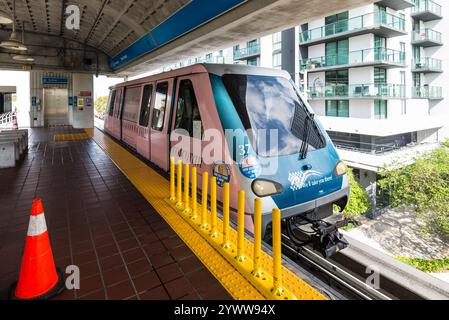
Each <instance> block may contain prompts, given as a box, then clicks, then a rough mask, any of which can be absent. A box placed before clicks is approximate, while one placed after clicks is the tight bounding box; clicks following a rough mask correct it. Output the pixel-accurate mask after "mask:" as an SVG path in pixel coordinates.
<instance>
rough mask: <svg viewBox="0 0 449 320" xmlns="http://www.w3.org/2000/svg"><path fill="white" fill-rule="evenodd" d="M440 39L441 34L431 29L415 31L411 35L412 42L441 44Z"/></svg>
mask: <svg viewBox="0 0 449 320" xmlns="http://www.w3.org/2000/svg"><path fill="white" fill-rule="evenodd" d="M441 39H442V35H441V32H438V31H435V30H432V29H424V30H416V31H413V33H412V42H420V41H432V42H437V43H442V40H441Z"/></svg>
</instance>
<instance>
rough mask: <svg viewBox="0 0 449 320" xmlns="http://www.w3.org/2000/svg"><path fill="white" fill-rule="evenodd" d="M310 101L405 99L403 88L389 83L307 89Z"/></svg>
mask: <svg viewBox="0 0 449 320" xmlns="http://www.w3.org/2000/svg"><path fill="white" fill-rule="evenodd" d="M308 96H309V98H310V99H314V98H315V99H316V98H326V97H350V98H370V97H372V98H376V97H397V98H405V96H406V94H405V86H404V85H401V84H391V83H371V84H351V85H347V84H330V85H325V86H312V87H309V94H308Z"/></svg>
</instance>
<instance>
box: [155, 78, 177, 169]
mask: <svg viewBox="0 0 449 320" xmlns="http://www.w3.org/2000/svg"><path fill="white" fill-rule="evenodd" d="M172 91H173V79H167V80H160V81H158V82H157V83H156V92H155V94H154V103H153V109H152V112H151V122H150V126H151V127H150V140H151V143H150V148H151V162H153V163H154V164H155V165H157V166H158V167H160V168H162V169H163V170H165V171H167V170H168V161H169V136H168V127H169V118H170V108H171V104H172Z"/></svg>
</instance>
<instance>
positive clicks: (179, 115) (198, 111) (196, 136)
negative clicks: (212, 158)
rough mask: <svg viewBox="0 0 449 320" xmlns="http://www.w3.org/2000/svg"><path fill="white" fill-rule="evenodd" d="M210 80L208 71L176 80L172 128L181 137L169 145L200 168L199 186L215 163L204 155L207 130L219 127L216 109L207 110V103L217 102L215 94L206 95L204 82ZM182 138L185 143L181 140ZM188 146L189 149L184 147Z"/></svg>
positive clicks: (211, 104)
mask: <svg viewBox="0 0 449 320" xmlns="http://www.w3.org/2000/svg"><path fill="white" fill-rule="evenodd" d="M208 81H209V78H208V76H207V74H197V75H189V76H185V77H180V78H178V79H177V84H176V88H177V89H176V91H177V92H176V96H175V105H174V106H175V107H174V112H173V121H172V123H173V125H172V130H173V132H174V133H175V134H176V135H177V136H178V141H172V142H171V146H170V147H171V148H173V153H174V154H176V155H178V156H179V157H181V158H182V159H183V161H184V162H185V161H189V162H190V163H191V164H192V165H194V166H196V167H197V170H198V175H199V183H200V185H201V181H202V179H201V177H202V174H203V172H205V171H207V172H208V173H209V175H211V174H212V166H211V165H207V164H205V162H204V161H203V160H204V159H203V157H202V150H205V147H206V144H207V143H209V142H205V141H203V134H204V129H206V128H214V127H217V126H219V124H215V126H214V125H213V123H214V120H212V117H211V114H212V113H213V112H210V110H209V112H208V110H207V107H208V106H213V105H214V101H213V96H212V94H207V92H211V90H210V89H209V90H208V88H207V87H204V86H203V85H202V84H204V83H209V82H208ZM200 92H201V94H200ZM217 128H218V127H217ZM181 139H182V140H183V141H185V142H182V143H179V142H180V141H181ZM187 141H188V143H187ZM186 147H187V148H188V150H185V148H186ZM206 163H207V162H206Z"/></svg>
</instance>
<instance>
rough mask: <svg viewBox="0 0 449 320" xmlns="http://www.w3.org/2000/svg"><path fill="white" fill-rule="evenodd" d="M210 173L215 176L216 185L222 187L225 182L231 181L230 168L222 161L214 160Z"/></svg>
mask: <svg viewBox="0 0 449 320" xmlns="http://www.w3.org/2000/svg"><path fill="white" fill-rule="evenodd" d="M212 174H213V175H214V177H215V178H217V185H218V186H220V187H223V186H224V184H225V183H226V182H229V181H231V169H229V167H228V165H227V164H226V163H225V162H224V161H218V162H215V164H214V170H213V172H212Z"/></svg>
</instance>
